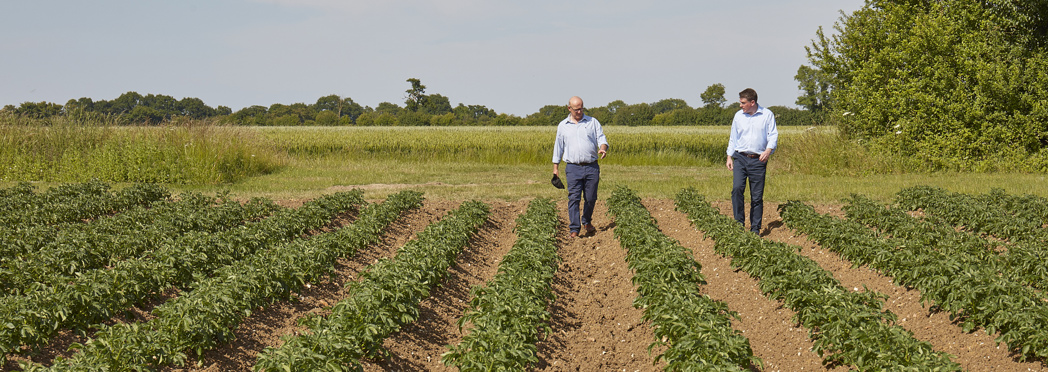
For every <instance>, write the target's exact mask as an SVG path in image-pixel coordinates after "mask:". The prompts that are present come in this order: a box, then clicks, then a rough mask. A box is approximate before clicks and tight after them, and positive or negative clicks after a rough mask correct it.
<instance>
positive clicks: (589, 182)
mask: <svg viewBox="0 0 1048 372" xmlns="http://www.w3.org/2000/svg"><path fill="white" fill-rule="evenodd" d="M568 111H569V113H568V117H567V118H566V119H564V120H562V121H561V122H560V124H559V125H557V139H556V140H555V141H554V142H553V175H555V176H556V175H557V174H558V173H559V167H560V162H561V161H562V160H563V161H564V162H566V163H567V165H565V166H564V172H565V173H566V174H565V177H566V178H567V189H568V219H569V220H570V221H571V222H570V224H569V225H568V229H569V230H570V231H571V237H572V238H576V237H578V236H579V231H580V230H581V228H582V227H585V228H586V235H592V234H593V233H595V232H596V231H597V229H596V228H594V227H593V207H594V206H595V205H596V204H597V185H598V184H599V183H600V166H599V165H598V164H597V160H600V159H604V157H605V156H607V155H608V140H607V138H605V137H604V129H603V128H602V127H601V126H600V122H599V121H597V119H595V118H593V117H592V116H588V115H586V114H585V112H586V108H585V107H584V106H583V104H582V98H579V97H577V96H576V97H571V99H569V100H568ZM583 197H585V203H583V206H582V215H581V216H579V201H580V199H582V198H583Z"/></svg>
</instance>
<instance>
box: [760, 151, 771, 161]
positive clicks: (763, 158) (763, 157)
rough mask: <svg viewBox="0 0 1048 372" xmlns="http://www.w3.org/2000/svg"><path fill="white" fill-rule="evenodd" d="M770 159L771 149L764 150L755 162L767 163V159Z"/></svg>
mask: <svg viewBox="0 0 1048 372" xmlns="http://www.w3.org/2000/svg"><path fill="white" fill-rule="evenodd" d="M770 157H771V149H764V152H762V153H761V156H760V157H759V158H757V160H760V161H761V163H767V162H768V158H770Z"/></svg>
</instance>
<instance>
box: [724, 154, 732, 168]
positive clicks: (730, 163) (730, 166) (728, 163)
mask: <svg viewBox="0 0 1048 372" xmlns="http://www.w3.org/2000/svg"><path fill="white" fill-rule="evenodd" d="M724 166H726V167H728V170H735V164H734V162H732V161H731V156H729V157H728V161H727V162H726V163H724Z"/></svg>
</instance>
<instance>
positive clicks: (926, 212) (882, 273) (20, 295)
mask: <svg viewBox="0 0 1048 372" xmlns="http://www.w3.org/2000/svg"><path fill="white" fill-rule="evenodd" d="M566 204H567V202H566V200H550V199H546V198H527V199H521V200H515V201H505V200H445V199H436V198H428V197H427V196H426V195H424V194H422V193H420V192H417V191H412V190H410V189H407V190H391V192H390V193H389V195H388V196H386V197H384V198H381V199H376V200H370V199H365V197H364V193H363V192H362V191H360V190H356V189H348V190H345V191H339V190H331V191H330V192H327V193H324V195H322V196H320V197H316V198H310V199H308V200H298V199H286V200H270V199H266V198H253V199H250V200H245V199H243V198H237V197H235V196H233V195H229V194H226V193H219V194H217V195H206V194H200V193H194V192H183V193H178V194H174V193H172V192H171V191H170V190H167V189H165V188H163V187H160V186H155V185H146V184H142V185H132V186H128V187H124V188H120V189H117V188H114V187H111V186H110V185H107V184H104V183H99V182H88V183H82V184H67V185H62V186H56V187H52V188H48V189H37V188H35V187H33V186H31V185H30V184H25V183H23V184H19V185H17V186H12V187H9V188H6V189H0V221H2V224H0V291H3V293H0V348H2V362H3V364H2V368H3V370H4V371H18V370H26V371H139V370H153V371H253V370H265V371H325V370H331V371H338V370H362V371H446V370H467V371H477V370H510V371H512V370H535V371H660V370H672V371H707V370H729V371H730V370H735V371H844V370H869V371H881V370H890V371H899V370H907V371H954V370H957V371H959V370H969V371H1040V370H1046V369H1048V366H1046V360H1048V298H1046V294H1045V289H1046V288H1048V227H1046V226H1048V201H1046V200H1044V199H1043V198H1040V197H1035V196H1019V195H1010V194H1007V193H1005V192H1002V191H993V192H990V193H986V194H961V193H954V192H949V191H945V190H943V189H939V188H932V187H921V186H918V187H910V188H906V189H903V190H900V191H899V192H898V193H897V194H896V196H895V198H894V200H892V201H890V202H879V201H875V200H873V199H870V198H867V197H864V196H862V195H853V196H852V197H851V198H848V199H846V200H843V201H841V203H840V204H832V205H829V204H822V205H811V204H807V203H803V202H798V201H790V202H786V203H781V204H778V203H776V204H771V203H768V204H766V205H765V208H764V210H765V216H764V229H763V231H762V232H761V234H760V235H756V234H752V233H749V232H748V231H747V230H745V229H743V228H741V227H740V226H739V225H738V223H737V222H735V221H734V220H733V219H731V218H730V217H728V216H729V215H730V203H729V202H724V201H713V202H710V201H707V199H706V198H705V197H704V196H703V195H700V194H699V193H698V192H697V191H695V190H694V189H683V190H680V192H679V193H678V194H677V195H676V197H675V198H673V199H656V198H640V197H638V196H637V195H636V194H635V192H634V191H632V190H630V189H629V188H626V187H617V188H614V189H613V188H610V187H609V188H606V189H602V190H601V195H600V201H599V202H598V204H597V208H596V212H595V213H594V225H595V226H596V227H597V231H596V233H594V234H592V235H588V236H585V235H584V236H582V237H580V238H569V236H568V229H567V211H566Z"/></svg>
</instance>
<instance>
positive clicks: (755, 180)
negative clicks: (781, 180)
mask: <svg viewBox="0 0 1048 372" xmlns="http://www.w3.org/2000/svg"><path fill="white" fill-rule="evenodd" d="M731 158H732V162H733V167H732V169H733V171H732V174H733V176H734V178H733V180H732V184H731V210H732V212H733V213H734V214H735V220H736V221H739V223H740V224H742V225H743V227H745V226H746V213H745V210H744V209H743V208H744V206H745V202H746V198H745V193H746V181H747V180H749V184H750V231H752V232H753V233H756V234H760V232H761V220H762V219H763V217H764V175H765V173H766V171H767V169H768V163H766V162H762V161H760V159H754V158H750V157H748V156H746V155H743V154H740V153H739V152H735V154H732V156H731Z"/></svg>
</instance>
